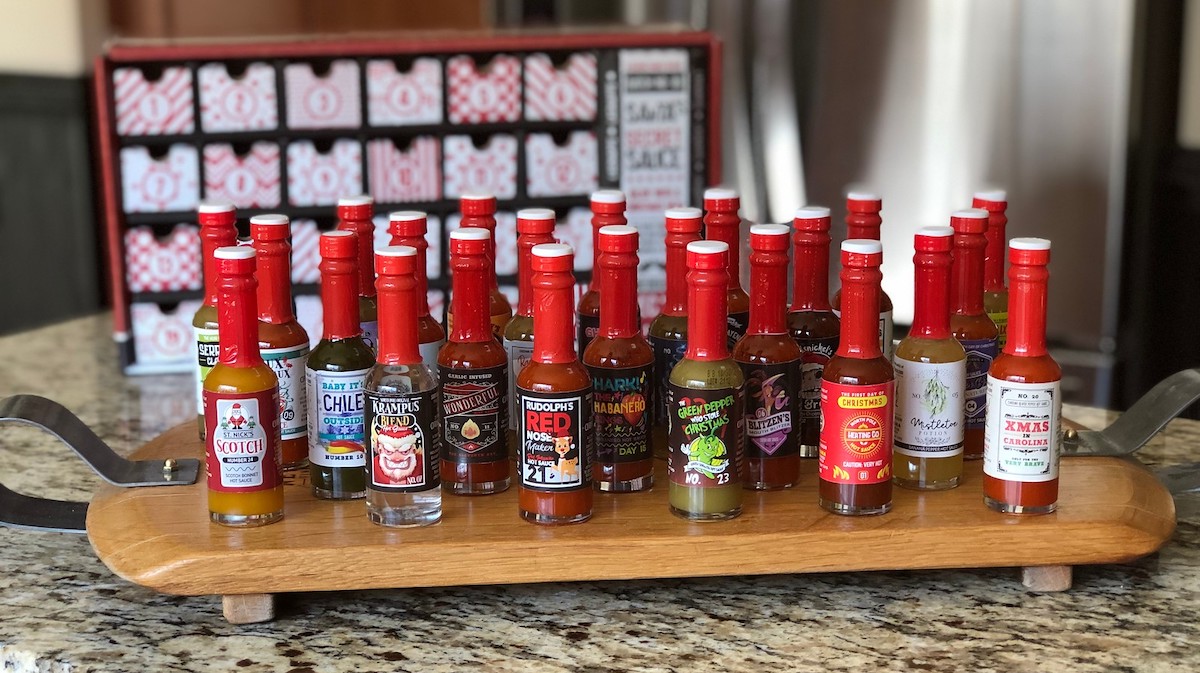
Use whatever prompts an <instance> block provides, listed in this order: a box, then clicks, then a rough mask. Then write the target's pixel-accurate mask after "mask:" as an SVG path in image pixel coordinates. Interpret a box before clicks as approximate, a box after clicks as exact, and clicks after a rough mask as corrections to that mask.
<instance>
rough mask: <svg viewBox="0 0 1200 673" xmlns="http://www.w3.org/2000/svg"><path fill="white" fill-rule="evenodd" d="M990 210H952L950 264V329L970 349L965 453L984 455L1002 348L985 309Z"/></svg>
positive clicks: (970, 456)
mask: <svg viewBox="0 0 1200 673" xmlns="http://www.w3.org/2000/svg"><path fill="white" fill-rule="evenodd" d="M987 216H988V214H987V211H986V210H980V209H978V208H971V209H967V210H959V211H955V212H954V213H952V214H951V215H950V226H951V228H953V229H954V248H953V250H954V263H953V264H952V265H951V267H950V273H951V283H950V310H951V314H950V330H951V332H953V334H954V338H955V339H958V343H960V344H962V347H963V350H965V351H966V352H967V399H966V403H965V409H966V415H967V433H966V438H965V439H964V440H963V458H964V459H965V460H979V459H980V458H982V457H983V425H984V422H985V421H986V418H987V373H988V368H989V367H991V366H992V360H995V359H996V354H997V353H998V352H999V349H998V348H997V345H996V344H997V338H998V336H999V332H998V331H997V329H996V323H994V322H992V319H991V318H989V317H988V316H987V313H985V312H984V310H983V250H984V247H986V246H987V239H986V238H984V235H983V232H984V231H985V230H986V229H987Z"/></svg>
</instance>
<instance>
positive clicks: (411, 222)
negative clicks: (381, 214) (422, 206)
mask: <svg viewBox="0 0 1200 673" xmlns="http://www.w3.org/2000/svg"><path fill="white" fill-rule="evenodd" d="M428 231H429V218H428V216H426V215H425V213H423V212H421V211H419V210H397V211H395V212H391V213H388V234H390V235H391V236H392V238H424V237H425V234H426V233H428Z"/></svg>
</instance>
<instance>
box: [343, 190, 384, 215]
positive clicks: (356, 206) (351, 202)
mask: <svg viewBox="0 0 1200 673" xmlns="http://www.w3.org/2000/svg"><path fill="white" fill-rule="evenodd" d="M374 214H375V200H374V199H372V198H371V197H369V196H367V195H366V194H360V195H358V196H346V197H343V198H340V199H338V202H337V216H338V219H339V220H369V219H371V217H372V216H373V215H374Z"/></svg>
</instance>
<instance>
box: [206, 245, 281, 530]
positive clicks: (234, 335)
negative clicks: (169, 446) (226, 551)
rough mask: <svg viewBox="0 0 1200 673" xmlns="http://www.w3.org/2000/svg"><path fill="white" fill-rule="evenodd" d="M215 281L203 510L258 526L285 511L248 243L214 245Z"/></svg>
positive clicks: (270, 378)
mask: <svg viewBox="0 0 1200 673" xmlns="http://www.w3.org/2000/svg"><path fill="white" fill-rule="evenodd" d="M212 257H213V259H214V260H215V263H214V264H213V265H212V267H210V270H211V271H213V275H214V280H213V284H214V285H216V286H217V293H218V301H219V303H218V307H219V308H218V310H217V313H218V315H217V322H218V323H220V328H219V329H220V330H221V335H222V338H221V355H220V357H219V361H218V362H217V363H216V364H215V365H213V368H212V370H211V371H209V373H208V376H207V377H205V379H204V412H205V413H204V422H205V426H206V430H207V433H206V439H205V457H206V460H207V464H208V466H207V471H208V512H209V518H210V519H211V520H212V521H214V522H216V523H219V524H222V525H225V526H262V525H265V524H268V523H273V522H275V521H279V520H280V519H282V518H283V472H282V470H281V469H280V467H279V451H280V449H279V387H278V384H277V383H276V379H275V373H274V372H273V371H271V368H270V367H269V366H267V364H266V363H265V362H263V359H262V357H261V356H259V354H258V319H257V318H258V307H257V306H256V303H257V302H256V300H255V296H254V285H255V283H254V250H252V249H251V248H246V247H224V248H217V249H216V250H215V251H213V255H212Z"/></svg>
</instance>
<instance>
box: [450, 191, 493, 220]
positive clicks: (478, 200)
mask: <svg viewBox="0 0 1200 673" xmlns="http://www.w3.org/2000/svg"><path fill="white" fill-rule="evenodd" d="M458 210H459V212H461V213H462V214H463V215H495V214H496V196H495V195H494V194H485V193H482V192H468V193H466V194H463V195H462V196H460V197H458Z"/></svg>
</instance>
